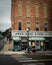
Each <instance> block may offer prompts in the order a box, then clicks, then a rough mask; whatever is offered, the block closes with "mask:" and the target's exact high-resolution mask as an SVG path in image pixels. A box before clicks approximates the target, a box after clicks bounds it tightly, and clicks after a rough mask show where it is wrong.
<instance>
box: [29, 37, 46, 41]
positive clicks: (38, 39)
mask: <svg viewBox="0 0 52 65" xmlns="http://www.w3.org/2000/svg"><path fill="white" fill-rule="evenodd" d="M29 40H33V41H36V40H37V41H42V40H45V38H44V37H30V38H29Z"/></svg>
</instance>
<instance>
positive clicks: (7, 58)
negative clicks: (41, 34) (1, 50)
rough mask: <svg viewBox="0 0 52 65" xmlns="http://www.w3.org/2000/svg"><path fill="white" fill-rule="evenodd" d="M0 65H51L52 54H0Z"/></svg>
mask: <svg viewBox="0 0 52 65" xmlns="http://www.w3.org/2000/svg"><path fill="white" fill-rule="evenodd" d="M0 65H52V55H31V54H25V55H18V54H17V55H15V54H14V55H13V54H12V55H0Z"/></svg>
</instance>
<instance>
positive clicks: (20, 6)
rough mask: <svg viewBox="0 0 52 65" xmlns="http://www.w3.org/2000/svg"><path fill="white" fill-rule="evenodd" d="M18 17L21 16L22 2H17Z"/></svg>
mask: <svg viewBox="0 0 52 65" xmlns="http://www.w3.org/2000/svg"><path fill="white" fill-rule="evenodd" d="M18 16H22V2H21V1H19V2H18Z"/></svg>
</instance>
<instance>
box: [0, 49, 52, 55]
mask: <svg viewBox="0 0 52 65" xmlns="http://www.w3.org/2000/svg"><path fill="white" fill-rule="evenodd" d="M0 54H42V55H43V54H51V55H52V51H36V52H35V53H33V52H30V53H27V52H26V51H25V50H23V51H12V50H11V51H6V52H2V53H0Z"/></svg>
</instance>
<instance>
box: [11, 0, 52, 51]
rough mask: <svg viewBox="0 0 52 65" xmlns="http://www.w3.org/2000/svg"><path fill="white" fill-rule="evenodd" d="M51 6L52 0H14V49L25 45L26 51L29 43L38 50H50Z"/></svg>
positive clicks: (12, 20) (12, 12)
mask: <svg viewBox="0 0 52 65" xmlns="http://www.w3.org/2000/svg"><path fill="white" fill-rule="evenodd" d="M51 5H52V0H12V3H11V29H12V40H13V49H14V48H15V46H18V45H21V47H22V45H23V47H24V48H23V49H25V45H27V42H28V44H29V46H35V48H36V50H41V49H45V48H48V46H49V44H51V42H52V15H51V14H52V6H51ZM27 29H29V30H27ZM27 38H28V41H27ZM14 41H15V42H14ZM50 41H51V42H50Z"/></svg>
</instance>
